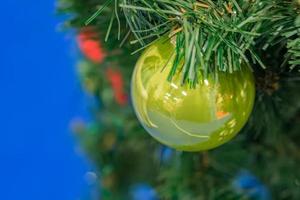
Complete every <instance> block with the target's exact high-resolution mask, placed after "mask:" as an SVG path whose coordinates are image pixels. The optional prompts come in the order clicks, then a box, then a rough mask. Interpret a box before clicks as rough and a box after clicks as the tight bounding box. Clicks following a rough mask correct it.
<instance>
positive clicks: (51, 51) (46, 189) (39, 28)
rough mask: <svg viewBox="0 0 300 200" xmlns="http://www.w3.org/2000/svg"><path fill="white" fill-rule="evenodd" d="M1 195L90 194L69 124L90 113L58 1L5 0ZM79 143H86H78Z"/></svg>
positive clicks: (10, 198) (65, 199) (30, 199)
mask: <svg viewBox="0 0 300 200" xmlns="http://www.w3.org/2000/svg"><path fill="white" fill-rule="evenodd" d="M0 16H1V31H0V36H1V37H0V38H1V39H0V40H1V50H0V51H1V52H0V92H1V93H0V95H1V98H0V134H1V139H0V162H1V163H0V191H1V192H0V199H5V200H15V199H16V200H17V199H18V200H19V199H26V200H35V199H39V200H47V199H51V200H54V199H55V200H60V199H61V200H69V199H72V200H73V199H82V198H81V197H82V196H83V195H86V194H87V193H88V191H89V189H88V186H87V183H86V181H85V180H84V174H85V173H86V172H87V171H89V170H91V169H90V168H91V167H90V165H89V163H88V161H87V160H85V158H84V156H80V155H78V153H76V150H75V149H76V145H75V144H76V141H75V137H74V136H73V135H72V133H71V131H70V128H69V124H70V121H71V120H72V118H74V117H76V116H88V114H87V113H86V112H87V108H86V101H85V97H84V94H83V93H82V92H81V89H80V84H79V83H78V80H77V76H76V70H75V67H74V66H75V60H76V50H75V44H74V39H73V37H72V35H70V34H68V33H63V32H59V31H58V30H57V29H58V28H57V27H58V25H59V23H60V22H62V21H63V19H62V18H60V19H59V17H57V16H56V15H55V1H54V0H41V1H37V0H26V1H23V0H9V1H1V12H0ZM77 146H78V145H77Z"/></svg>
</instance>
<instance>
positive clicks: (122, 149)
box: [59, 0, 300, 200]
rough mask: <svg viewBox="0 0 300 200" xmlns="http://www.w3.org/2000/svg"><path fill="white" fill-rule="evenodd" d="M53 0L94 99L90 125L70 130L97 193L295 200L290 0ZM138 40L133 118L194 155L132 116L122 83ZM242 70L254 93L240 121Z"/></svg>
mask: <svg viewBox="0 0 300 200" xmlns="http://www.w3.org/2000/svg"><path fill="white" fill-rule="evenodd" d="M59 3H60V4H59V11H60V12H62V13H71V14H72V17H71V19H70V20H69V21H67V22H66V25H65V27H68V28H75V29H76V33H77V41H78V46H79V48H80V49H81V52H82V54H83V58H82V60H81V61H80V62H79V64H78V69H79V73H80V77H81V81H82V84H83V86H84V88H85V89H86V91H87V92H88V93H90V94H91V95H93V96H95V97H96V100H97V104H96V105H95V106H94V107H93V109H92V112H93V116H94V122H92V123H89V124H76V125H75V126H74V130H75V132H76V133H78V138H79V141H80V143H81V145H82V147H83V148H84V150H85V152H87V154H88V156H89V157H90V159H91V160H92V161H93V162H94V163H95V165H96V166H97V170H98V171H97V173H98V176H99V177H100V179H101V180H100V183H99V190H100V191H101V192H100V194H101V195H100V196H99V199H117V200H118V199H122V200H123V199H134V200H135V199H137V200H143V199H145V200H146V199H151V200H154V199H172V200H173V199H180V200H185V199H187V200H189V199H200V200H201V199H205V200H207V199H222V200H223V199H224V200H227V199H228V200H232V199H257V200H267V199H287V200H291V199H295V200H297V199H300V170H299V166H300V153H299V152H300V144H299V143H300V134H299V132H300V101H299V97H300V93H299V91H300V85H299V83H300V76H299V75H300V74H299V66H300V37H299V36H300V16H299V14H300V2H299V1H298V0H294V1H293V0H255V1H250V0H201V1H200V0H174V1H166V0H147V1H145V0H114V1H113V0H60V2H59ZM153 41H154V42H153ZM157 41H158V42H157ZM168 45H169V46H168ZM144 49H147V50H146V52H145V53H144V54H143V55H142V56H141V57H140V59H139V64H138V65H137V69H136V72H135V75H134V81H133V82H132V84H133V86H132V88H133V89H134V88H142V89H134V91H133V97H134V98H133V100H134V101H133V104H134V106H135V108H136V110H137V115H138V117H139V119H140V121H141V122H142V123H143V125H144V127H145V128H146V129H147V130H148V131H149V132H150V133H151V134H152V136H154V138H156V139H158V140H160V141H161V142H162V143H164V144H167V145H169V146H172V147H175V148H177V149H181V150H187V151H196V150H202V151H201V152H197V151H196V152H194V153H190V152H183V151H177V150H175V149H172V148H169V147H167V146H164V145H162V144H160V143H158V142H157V141H156V140H154V139H153V138H152V137H150V136H149V135H148V134H147V133H146V132H145V131H144V129H143V128H142V127H141V125H140V123H139V122H138V120H137V118H136V116H135V114H134V111H133V108H132V101H131V98H130V95H129V88H130V82H131V81H130V80H131V77H132V73H133V70H134V66H135V63H136V62H137V61H138V57H139V54H140V52H141V50H144ZM140 63H142V64H140ZM139 65H140V66H139ZM245 69H247V70H246V71H247V72H246V71H245ZM249 69H251V70H252V71H253V74H254V77H255V86H256V98H255V105H254V109H253V111H252V114H251V116H250V118H249V120H247V119H248V117H247V113H246V110H248V111H249V113H250V111H251V107H252V103H251V96H253V95H251V91H253V90H252V89H251V88H252V86H251V84H254V82H253V80H252V79H251V76H252V72H249ZM165 72H167V73H165ZM162 74H164V75H166V76H163V75H162ZM248 76H249V77H250V78H249V81H247V80H248V78H247V77H248ZM230 77H233V78H230ZM139 78H141V80H140V79H139ZM233 80H235V81H233ZM251 80H252V81H251ZM178 82H179V84H174V83H178ZM231 82H232V83H231ZM172 84H173V85H172ZM247 84H249V88H250V89H249V88H248V86H247V87H246V86H245V85H247ZM205 85H206V86H207V88H209V89H208V90H206V89H205V88H204V87H206V86H205ZM208 85H213V86H212V87H211V86H209V87H208ZM169 86H170V87H169ZM171 87H174V88H175V89H177V90H178V88H184V90H183V89H182V90H180V92H181V93H182V95H183V96H189V97H191V98H190V99H188V98H185V97H183V99H176V97H177V96H175V95H176V94H177V93H176V92H175V90H173V89H170V88H171ZM245 88H248V89H245ZM199 90H200V91H201V93H196V94H195V93H194V91H199ZM165 94H166V96H165V97H164V98H165V99H168V98H169V97H174V96H175V97H174V102H175V103H174V102H173V103H170V101H169V100H167V101H163V100H162V99H163V98H162V96H163V95H165ZM172 95H173V96H172ZM137 99H138V100H137ZM191 99H192V100H191ZM193 99H194V101H193ZM240 99H241V100H240ZM178 102H180V103H178ZM197 102H198V103H197ZM199 102H200V103H199ZM224 102H226V103H224ZM241 102H244V104H241ZM179 105H180V106H181V107H180V106H179ZM182 105H184V106H182ZM190 105H191V106H190ZM211 105H212V106H211ZM246 105H247V106H249V107H247V108H246ZM170 107H171V108H170ZM243 109H244V110H243ZM243 111H244V112H243ZM166 113H167V114H166ZM211 113H212V115H211ZM165 115H167V116H168V120H169V121H168V122H165V121H164V122H162V120H157V119H158V117H159V116H165ZM154 116H155V117H154ZM211 116H213V117H211ZM242 118H244V119H245V120H246V121H248V122H247V124H246V126H245V127H244V128H243V129H242V130H241V131H240V133H239V134H238V135H237V136H236V137H234V138H233V136H234V134H235V133H237V132H238V131H239V130H240V129H241V128H242V127H243V122H242ZM159 119H163V118H159ZM227 119H228V120H227ZM229 119H234V120H236V121H234V120H233V121H232V120H230V121H229ZM155 120H156V121H155ZM184 120H186V121H188V122H185V124H183V122H182V121H184ZM205 120H206V121H205ZM222 120H223V121H222ZM226 120H227V121H226ZM204 121H205V123H204ZM169 122H170V124H168V123H169ZM200 122H201V123H202V124H201V123H200ZM208 122H209V123H211V124H209V123H208ZM217 122H218V123H217ZM172 123H173V124H174V126H175V128H174V127H173V125H172ZM158 124H163V125H165V126H164V127H162V128H160V127H158ZM186 124H189V125H186ZM203 124H204V125H203ZM200 125H201V126H200ZM160 126H162V125H160ZM218 126H220V127H221V128H218ZM168 127H170V128H168ZM230 128H231V129H230ZM216 129H218V130H216ZM170 130H172V131H171V133H167V132H169V131H170ZM178 130H180V131H178ZM176 131H178V133H175V132H176ZM231 131H232V132H231ZM204 132H205V134H204ZM233 132H234V133H233ZM185 133H186V134H185ZM167 134H169V135H167ZM180 134H181V136H180V137H179V135H180ZM199 138H200V139H199ZM203 138H204V139H203ZM232 138H233V139H232ZM230 139H232V140H231V141H230V142H228V143H227V144H224V145H222V146H220V147H218V148H215V149H212V150H209V151H203V150H204V149H211V148H214V147H216V146H219V145H221V144H223V143H225V142H227V141H229V140H230ZM204 140H205V142H203V141H204ZM187 141H188V142H187ZM195 141H197V144H196V145H194V144H192V143H193V142H195ZM207 141H209V142H207ZM180 145H181V146H180ZM193 145H194V146H193Z"/></svg>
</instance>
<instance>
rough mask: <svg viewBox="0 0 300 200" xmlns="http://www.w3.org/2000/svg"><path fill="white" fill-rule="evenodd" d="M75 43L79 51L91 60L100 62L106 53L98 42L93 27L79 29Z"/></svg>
mask: <svg viewBox="0 0 300 200" xmlns="http://www.w3.org/2000/svg"><path fill="white" fill-rule="evenodd" d="M77 43H78V46H79V48H80V50H81V52H82V53H83V54H84V55H85V56H86V57H87V58H88V59H89V60H91V61H93V62H95V63H102V62H103V60H104V58H105V56H106V54H105V52H104V50H103V48H102V46H101V43H100V42H99V36H98V34H97V32H95V31H94V29H93V28H91V27H88V28H84V29H82V30H81V31H80V33H79V34H78V36H77Z"/></svg>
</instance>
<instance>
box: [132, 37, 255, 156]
mask: <svg viewBox="0 0 300 200" xmlns="http://www.w3.org/2000/svg"><path fill="white" fill-rule="evenodd" d="M173 52H174V44H172V43H171V42H170V41H168V40H166V38H163V39H161V40H159V41H157V42H156V43H154V44H153V45H152V46H150V47H149V48H148V49H147V50H146V51H145V52H144V54H143V55H142V56H141V57H140V59H139V61H138V62H137V65H136V68H135V71H134V74H133V78H132V99H133V105H134V108H135V111H136V114H137V116H138V119H139V120H140V122H141V124H142V125H143V126H144V128H145V129H146V130H147V131H148V132H149V133H150V134H151V135H152V136H153V137H154V138H156V139H157V140H158V141H160V142H161V143H163V144H165V145H168V146H170V147H173V148H176V149H178V150H185V151H200V150H207V149H211V148H214V147H217V146H219V145H221V144H223V143H225V142H227V141H229V140H230V139H231V138H233V137H234V136H235V135H236V134H237V133H238V132H239V131H240V129H241V128H242V127H243V126H244V125H245V123H246V122H247V119H248V117H249V115H250V113H251V110H252V108H253V103H254V96H255V86H254V80H253V75H252V72H251V71H250V70H249V69H248V68H247V67H245V66H242V69H241V71H238V72H233V73H231V74H229V73H225V72H216V74H215V75H212V74H210V75H208V77H207V78H206V79H204V80H202V82H200V83H199V84H198V85H197V86H196V88H190V87H189V86H188V85H187V84H185V85H182V84H181V76H180V72H179V71H177V73H176V74H175V76H174V77H173V79H172V81H171V82H168V81H167V77H168V75H169V72H170V69H171V67H172V63H173V60H174V58H175V57H174V54H173ZM178 68H179V69H180V67H178ZM200 80H201V78H200ZM244 113H245V114H244Z"/></svg>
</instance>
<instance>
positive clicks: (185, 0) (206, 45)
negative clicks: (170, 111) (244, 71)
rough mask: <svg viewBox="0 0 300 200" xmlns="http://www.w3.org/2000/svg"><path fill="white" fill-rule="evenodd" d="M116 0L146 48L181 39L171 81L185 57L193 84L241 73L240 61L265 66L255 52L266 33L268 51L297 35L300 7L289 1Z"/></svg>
mask: <svg viewBox="0 0 300 200" xmlns="http://www.w3.org/2000/svg"><path fill="white" fill-rule="evenodd" d="M111 2H112V1H111V0H108V1H106V2H105V3H104V5H103V6H102V7H100V8H99V10H98V11H97V12H96V13H95V14H94V15H93V16H92V17H91V18H90V19H89V20H88V21H87V22H89V23H90V22H91V21H92V20H93V19H95V18H96V17H97V16H98V15H99V14H100V13H101V11H102V10H103V8H104V7H106V6H108V5H109V3H111ZM116 2H117V0H116ZM116 2H115V6H120V8H121V9H122V11H123V13H122V14H124V15H125V18H126V20H127V23H128V25H129V27H130V29H131V32H132V34H133V35H134V36H135V38H136V40H135V41H133V42H132V43H137V42H138V43H140V44H141V45H142V46H144V47H145V46H147V45H148V44H149V43H150V42H151V41H153V40H155V39H156V38H159V37H161V36H163V35H166V34H168V35H169V37H170V38H172V37H176V38H180V39H179V40H178V39H175V41H177V42H176V48H175V49H176V59H175V61H174V63H173V68H172V69H171V72H170V75H169V80H171V79H172V77H173V75H174V73H175V72H176V70H177V69H178V64H179V61H180V60H181V59H183V61H184V66H183V70H182V72H181V73H182V82H183V83H186V82H189V83H191V84H192V85H195V84H196V83H197V82H198V80H199V78H203V77H205V76H207V74H208V73H213V72H215V71H216V70H219V71H225V72H229V73H232V72H233V71H237V70H239V69H240V66H241V64H242V63H246V64H247V65H248V66H251V65H252V64H255V63H258V64H259V65H260V66H261V67H263V68H266V65H265V64H264V62H263V61H262V60H261V58H260V56H259V54H258V52H257V51H256V47H257V43H256V41H258V40H259V39H261V38H266V37H267V40H266V41H262V40H260V42H261V43H259V44H260V45H261V44H264V49H266V48H267V47H268V46H270V45H274V42H276V41H278V37H284V36H285V35H287V34H291V33H294V32H295V30H296V29H297V26H296V25H295V24H294V20H295V18H296V17H297V15H298V12H299V9H298V8H295V2H294V1H291V0H285V1H282V0H277V1H273V0H263V1H262V0H260V1H245V0H230V1H221V0H218V1H212V0H202V1H196V0H174V1H166V0H148V1H145V0H139V1H133V0H119V1H118V3H116ZM115 15H117V13H115ZM101 17H105V16H101ZM111 22H112V21H111ZM275 27H276V29H275ZM109 30H110V29H109ZM288 30H290V32H288ZM270 34H271V35H272V36H270ZM289 38H290V36H289ZM295 45H298V43H297V42H289V49H290V50H289V53H292V56H289V58H293V59H292V60H291V61H290V62H289V63H290V64H291V65H292V67H295V65H297V64H298V63H299V60H297V58H298V56H299V54H298V53H297V52H298V51H297V47H296V49H295ZM141 49H144V48H141ZM141 49H140V50H141ZM182 49H184V51H183V50H182ZM136 52H137V51H136ZM295 58H296V60H295ZM179 59H180V60H179Z"/></svg>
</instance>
